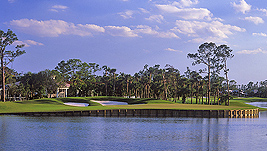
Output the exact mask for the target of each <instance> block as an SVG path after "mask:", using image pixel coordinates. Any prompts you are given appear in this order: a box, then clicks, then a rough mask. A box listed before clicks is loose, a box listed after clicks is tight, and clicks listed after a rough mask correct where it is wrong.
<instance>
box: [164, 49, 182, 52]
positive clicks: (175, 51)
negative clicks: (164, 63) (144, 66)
mask: <svg viewBox="0 0 267 151" xmlns="http://www.w3.org/2000/svg"><path fill="white" fill-rule="evenodd" d="M165 50H166V51H174V52H182V51H180V50H175V49H172V48H167V49H165Z"/></svg>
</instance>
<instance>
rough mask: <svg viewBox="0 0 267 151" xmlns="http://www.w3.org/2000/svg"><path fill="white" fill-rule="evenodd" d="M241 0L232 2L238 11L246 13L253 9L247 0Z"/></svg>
mask: <svg viewBox="0 0 267 151" xmlns="http://www.w3.org/2000/svg"><path fill="white" fill-rule="evenodd" d="M239 2H240V3H239V4H236V3H235V2H234V3H231V4H232V6H233V7H234V9H235V10H236V11H237V12H242V13H243V14H245V13H246V12H249V11H250V10H251V5H249V4H248V3H246V1H245V0H240V1H239Z"/></svg>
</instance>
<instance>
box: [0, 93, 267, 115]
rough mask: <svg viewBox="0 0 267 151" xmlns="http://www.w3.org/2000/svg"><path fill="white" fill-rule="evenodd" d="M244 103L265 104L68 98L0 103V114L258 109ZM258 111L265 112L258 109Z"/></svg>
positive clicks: (240, 100)
mask: <svg viewBox="0 0 267 151" xmlns="http://www.w3.org/2000/svg"><path fill="white" fill-rule="evenodd" d="M91 100H98V101H101V100H102V101H119V102H127V103H128V104H129V105H110V106H102V105H101V104H99V103H96V102H93V101H91ZM66 102H75V103H89V104H90V106H88V107H76V106H68V105H64V103H66ZM246 102H267V99H262V98H234V99H232V100H231V101H230V106H224V105H204V104H181V103H174V102H172V101H166V100H155V99H146V98H144V99H132V98H123V97H106V96H100V97H68V98H44V99H36V100H29V101H16V102H0V113H19V112H56V111H85V110H109V109H176V110H239V109H240V110H241V109H256V108H258V107H255V106H252V105H248V104H246ZM260 110H266V109H262V108H260Z"/></svg>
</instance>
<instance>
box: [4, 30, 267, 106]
mask: <svg viewBox="0 0 267 151" xmlns="http://www.w3.org/2000/svg"><path fill="white" fill-rule="evenodd" d="M16 40H18V39H17V36H16V35H15V34H14V33H13V32H12V31H11V30H8V31H7V32H6V33H5V32H3V31H0V53H1V70H2V76H1V81H2V90H3V91H2V100H3V101H5V99H6V98H10V97H13V98H15V97H17V96H20V97H21V96H23V97H25V98H26V99H32V98H42V97H52V96H53V95H52V94H55V93H57V90H58V88H64V87H66V83H67V84H70V87H69V90H68V96H80V97H81V96H84V97H85V96H95V95H100V96H124V97H136V98H137V97H139V98H156V99H164V100H173V101H175V102H176V101H181V102H182V103H186V102H187V101H188V100H187V99H188V98H190V99H189V103H196V104H204V103H205V104H216V103H217V104H220V103H222V102H223V101H225V99H223V95H225V96H227V98H229V92H230V91H229V87H230V86H229V82H228V71H229V69H227V65H226V63H227V59H229V58H232V57H233V55H232V54H231V52H232V50H231V49H230V48H229V47H228V46H227V45H220V46H217V45H216V44H215V43H204V44H202V45H200V46H199V49H198V50H197V52H196V53H192V54H191V53H189V54H188V58H191V59H193V63H192V65H197V64H205V65H206V68H205V69H202V70H200V71H199V72H198V71H192V70H190V69H189V68H187V71H186V72H185V73H184V74H181V73H180V71H179V70H178V69H176V68H174V67H173V66H172V65H169V64H166V65H165V66H164V67H161V66H160V65H154V66H151V67H149V66H148V65H145V66H144V68H143V69H141V70H140V71H139V72H137V73H135V74H133V75H130V74H125V73H122V72H120V73H118V72H117V70H116V69H115V68H110V67H108V66H106V65H104V66H100V65H99V64H97V63H87V62H82V61H81V60H80V59H69V60H67V61H65V60H62V61H61V62H59V63H58V65H57V66H56V67H55V69H54V70H48V69H47V70H45V71H40V72H38V73H31V72H28V73H26V74H24V75H20V74H18V73H16V72H15V71H14V70H12V69H9V68H8V67H7V65H8V64H9V63H10V62H12V61H14V59H15V58H16V57H18V56H20V55H22V54H24V53H25V51H24V50H21V48H22V47H23V45H17V46H16V47H15V50H10V49H9V48H10V47H8V46H10V45H12V44H13V43H14V42H15V41H16ZM220 71H223V72H224V74H225V78H223V77H220ZM203 73H207V75H206V76H202V75H203ZM230 83H231V81H230ZM230 85H231V84H230ZM6 87H7V88H8V91H7V92H8V94H7V96H8V97H6V93H5V92H6V91H5V89H6ZM226 89H227V90H226ZM260 91H263V89H261V90H260ZM225 92H228V94H225ZM211 96H212V97H211ZM211 98H213V99H214V101H213V102H212V100H211ZM187 103H188V102H187ZM226 104H228V105H229V100H228V102H226Z"/></svg>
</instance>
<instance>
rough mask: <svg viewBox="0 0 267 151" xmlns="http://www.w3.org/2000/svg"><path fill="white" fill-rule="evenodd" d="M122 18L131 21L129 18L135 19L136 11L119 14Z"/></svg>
mask: <svg viewBox="0 0 267 151" xmlns="http://www.w3.org/2000/svg"><path fill="white" fill-rule="evenodd" d="M118 14H119V15H120V16H121V17H123V18H124V19H129V18H133V16H132V15H133V14H134V11H132V10H127V11H125V12H120V13H118Z"/></svg>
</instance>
